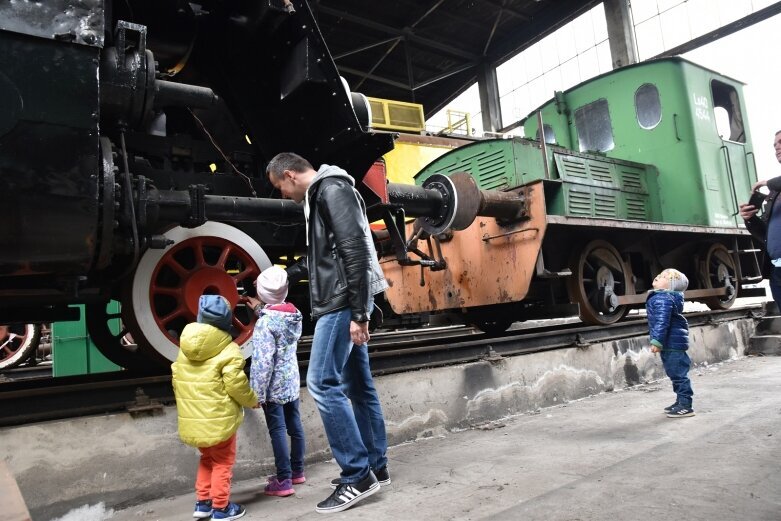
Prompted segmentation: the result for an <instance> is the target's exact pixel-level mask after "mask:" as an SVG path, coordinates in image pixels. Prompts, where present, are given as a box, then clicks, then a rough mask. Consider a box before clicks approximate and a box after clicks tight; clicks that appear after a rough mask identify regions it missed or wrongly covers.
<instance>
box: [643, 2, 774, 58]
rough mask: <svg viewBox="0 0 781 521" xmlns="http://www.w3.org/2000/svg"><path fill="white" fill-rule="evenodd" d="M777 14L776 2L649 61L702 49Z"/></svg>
mask: <svg viewBox="0 0 781 521" xmlns="http://www.w3.org/2000/svg"><path fill="white" fill-rule="evenodd" d="M779 13H781V2H776V3H775V4H771V5H769V6H767V7H765V8H764V9H760V10H759V11H754V12H753V13H751V14H750V15H747V16H744V17H743V18H741V19H739V20H735V21H734V22H732V23H728V24H727V25H724V26H722V27H719V28H718V29H716V30H713V31H711V32H709V33H706V34H703V35H702V36H698V37H697V38H695V39H693V40H689V41H688V42H686V43H684V44H681V45H679V46H677V47H673V48H672V49H667V50H666V51H664V52H663V53H661V54H657V55H656V56H654V57H653V58H650V59H652V60H653V59H656V58H664V57H666V56H676V55H678V54H683V53H686V52H689V51H691V50H694V49H696V48H698V47H702V46H703V45H706V44H709V43H711V42H715V41H716V40H718V39H719V38H723V37H725V36H729V35H730V34H732V33H735V32H737V31H740V30H741V29H745V28H746V27H750V26H752V25H754V24H755V23H758V22H761V21H763V20H767V19H768V18H770V17H771V16H775V15H777V14H779Z"/></svg>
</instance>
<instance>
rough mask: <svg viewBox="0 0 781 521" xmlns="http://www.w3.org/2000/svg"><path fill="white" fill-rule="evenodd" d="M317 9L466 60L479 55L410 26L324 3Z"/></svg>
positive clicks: (473, 59) (477, 57)
mask: <svg viewBox="0 0 781 521" xmlns="http://www.w3.org/2000/svg"><path fill="white" fill-rule="evenodd" d="M318 10H319V11H320V12H321V13H324V14H327V15H330V16H335V17H337V18H342V19H343V20H347V21H349V22H353V23H356V24H358V25H362V26H364V27H368V28H369V29H373V30H375V31H380V32H384V33H387V34H390V35H393V36H403V37H405V38H407V39H408V40H409V41H410V42H412V43H415V44H418V45H422V46H425V47H428V48H430V49H436V50H438V51H441V52H443V53H447V54H450V55H452V56H458V57H461V58H466V59H468V60H472V61H477V60H478V59H479V58H480V57H479V56H477V55H476V54H474V53H471V52H469V51H464V50H463V49H459V48H457V47H453V46H452V45H447V44H445V43H442V42H437V41H435V40H430V39H428V38H423V37H422V36H418V35H417V34H415V32H414V31H413V30H412V29H410V28H404V29H397V28H396V27H390V26H388V25H385V24H382V23H379V22H375V21H372V20H367V19H366V18H363V17H360V16H357V15H354V14H350V13H345V12H344V11H339V10H338V9H333V8H331V7H326V6H324V5H322V4H321V5H320V6H319V8H318Z"/></svg>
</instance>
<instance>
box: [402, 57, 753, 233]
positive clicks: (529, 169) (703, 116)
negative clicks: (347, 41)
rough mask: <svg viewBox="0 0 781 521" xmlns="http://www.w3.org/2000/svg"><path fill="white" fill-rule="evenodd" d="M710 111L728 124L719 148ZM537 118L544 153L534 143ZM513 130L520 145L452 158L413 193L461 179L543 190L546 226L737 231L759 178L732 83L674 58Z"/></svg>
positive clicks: (491, 144) (573, 95)
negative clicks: (537, 184) (440, 177)
mask: <svg viewBox="0 0 781 521" xmlns="http://www.w3.org/2000/svg"><path fill="white" fill-rule="evenodd" d="M719 106H721V107H723V109H724V110H723V115H724V117H725V118H726V119H727V120H729V125H728V126H727V128H726V129H722V134H724V137H721V136H720V135H719V130H718V128H717V124H716V122H717V111H716V108H715V107H719ZM539 118H541V119H542V122H543V125H544V126H545V132H544V134H545V136H546V142H547V143H548V144H547V145H546V146H545V147H544V149H543V147H542V146H541V143H540V142H539V141H538V140H537V139H536V138H537V137H538V135H539V132H538V129H539ZM523 123H524V131H525V133H526V136H527V139H513V140H489V141H480V142H475V143H472V144H469V145H467V146H464V147H461V148H458V149H455V150H453V151H452V152H449V153H448V154H445V155H443V156H442V157H440V158H439V159H437V160H435V161H433V162H432V163H430V164H429V165H427V166H426V167H425V168H424V169H423V170H422V171H421V172H420V173H419V174H418V175H417V176H415V181H416V183H422V182H423V181H424V180H425V179H426V178H427V177H428V176H429V175H431V174H434V173H442V174H450V173H453V172H459V171H466V172H469V173H471V174H472V175H473V176H474V177H475V179H476V181H477V184H478V186H479V187H480V188H483V189H498V190H506V189H511V188H515V187H518V186H521V185H524V184H526V183H529V182H531V181H535V180H538V179H546V180H547V182H546V184H545V197H546V203H547V208H548V212H549V213H551V214H556V215H571V216H580V217H598V218H613V219H628V220H641V221H652V222H664V223H673V224H685V225H702V226H720V227H735V228H739V227H742V225H743V222H742V219H740V217H739V216H738V215H737V210H738V206H739V204H740V203H741V202H743V201H745V200H747V199H748V195H749V192H750V190H751V185H752V184H753V183H754V182H755V181H756V179H757V174H756V168H755V166H754V158H753V147H752V145H751V138H750V135H749V131H748V124H747V114H746V108H745V103H744V100H743V85H742V84H741V83H740V82H738V81H735V80H733V79H731V78H728V77H726V76H723V75H721V74H718V73H716V72H714V71H711V70H709V69H706V68H703V67H700V66H698V65H696V64H693V63H691V62H688V61H686V60H684V59H681V58H668V59H663V60H657V61H652V62H646V63H641V64H637V65H632V66H629V67H624V68H622V69H619V70H617V71H613V72H611V73H608V74H604V75H602V76H599V77H597V78H594V79H592V80H589V81H587V82H585V83H582V84H580V85H578V86H576V87H573V88H572V89H570V90H568V91H566V92H559V93H556V95H555V97H554V99H553V100H551V101H549V102H548V103H546V104H545V105H543V106H542V107H540V108H539V109H538V110H536V111H535V112H533V113H532V114H530V115H529V117H528V118H527V119H526V120H524V122H523ZM589 147H592V148H593V147H596V148H598V150H587V149H588V148H589ZM543 150H544V152H543Z"/></svg>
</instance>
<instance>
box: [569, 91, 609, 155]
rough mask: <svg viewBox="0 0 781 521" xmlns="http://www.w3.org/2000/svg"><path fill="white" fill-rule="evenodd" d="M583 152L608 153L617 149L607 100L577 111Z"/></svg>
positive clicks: (576, 126) (576, 120) (576, 122)
mask: <svg viewBox="0 0 781 521" xmlns="http://www.w3.org/2000/svg"><path fill="white" fill-rule="evenodd" d="M575 128H576V129H577V131H578V142H579V143H580V151H581V152H607V151H608V150H612V149H613V147H615V143H614V142H613V128H612V126H611V124H610V111H609V110H608V107H607V100H606V99H604V98H602V99H598V100H597V101H595V102H593V103H589V104H588V105H583V106H582V107H580V108H579V109H576V110H575Z"/></svg>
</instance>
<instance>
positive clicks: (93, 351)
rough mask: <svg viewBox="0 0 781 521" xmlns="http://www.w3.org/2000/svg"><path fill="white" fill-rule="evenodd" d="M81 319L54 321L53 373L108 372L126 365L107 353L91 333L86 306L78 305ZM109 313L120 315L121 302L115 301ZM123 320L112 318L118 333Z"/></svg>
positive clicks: (112, 326) (113, 327)
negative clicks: (104, 352)
mask: <svg viewBox="0 0 781 521" xmlns="http://www.w3.org/2000/svg"><path fill="white" fill-rule="evenodd" d="M78 307H79V308H80V312H81V317H82V318H81V320H78V321H73V322H55V323H54V324H52V373H53V375H54V376H72V375H79V374H92V373H107V372H111V371H119V370H121V369H122V368H121V367H119V366H118V365H116V364H114V363H113V362H111V361H109V360H108V359H107V358H106V357H105V356H103V355H102V354H101V353H100V351H98V348H97V347H95V344H94V343H93V342H92V340H91V339H90V338H89V335H88V334H87V326H86V324H85V321H84V306H83V305H80V306H78ZM108 313H109V314H119V303H118V302H115V301H112V302H111V304H109V306H108ZM120 327H121V325H120V321H119V319H118V318H117V319H112V320H110V321H109V329H111V331H112V332H113V333H114V334H119V331H120Z"/></svg>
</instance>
